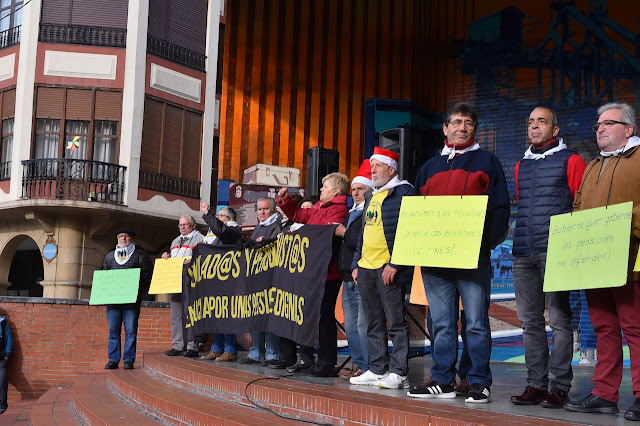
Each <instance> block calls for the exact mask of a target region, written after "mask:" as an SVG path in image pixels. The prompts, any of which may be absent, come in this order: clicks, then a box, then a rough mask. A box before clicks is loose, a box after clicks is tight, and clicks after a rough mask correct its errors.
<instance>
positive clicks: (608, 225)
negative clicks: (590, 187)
mask: <svg viewBox="0 0 640 426" xmlns="http://www.w3.org/2000/svg"><path fill="white" fill-rule="evenodd" d="M632 209H633V203H632V202H628V203H622V204H615V205H612V206H608V207H606V208H605V207H598V208H595V209H589V210H583V211H579V212H575V213H566V214H561V215H556V216H551V223H550V227H549V247H548V249H547V264H546V268H545V269H546V271H545V275H544V291H546V292H550V291H566V290H580V289H588V288H604V287H620V286H623V285H625V283H626V282H627V266H628V263H627V262H628V261H629V239H630V236H631V210H632Z"/></svg>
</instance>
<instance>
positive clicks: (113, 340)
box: [102, 228, 153, 370]
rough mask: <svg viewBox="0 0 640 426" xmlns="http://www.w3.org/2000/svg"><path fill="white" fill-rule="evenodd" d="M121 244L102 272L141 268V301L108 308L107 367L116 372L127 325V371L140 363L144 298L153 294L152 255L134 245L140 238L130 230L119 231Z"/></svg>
mask: <svg viewBox="0 0 640 426" xmlns="http://www.w3.org/2000/svg"><path fill="white" fill-rule="evenodd" d="M115 234H116V238H117V241H118V243H117V245H116V248H115V250H112V251H110V252H109V253H107V255H106V256H105V257H104V261H103V262H102V269H103V270H105V271H109V270H112V269H134V268H140V282H139V285H138V299H137V300H136V302H135V303H128V304H123V305H107V322H108V323H109V345H108V352H109V362H108V363H107V365H105V367H104V368H106V369H107V370H113V369H116V368H118V363H119V362H120V355H121V354H120V347H121V346H120V345H121V341H120V334H121V333H122V325H123V323H124V335H125V337H124V354H122V358H123V359H124V368H125V370H130V369H132V368H133V363H134V362H135V360H136V343H137V341H138V319H139V318H140V305H141V304H142V297H143V296H144V295H146V294H147V293H148V292H149V285H150V284H151V275H152V274H153V266H152V264H151V261H150V260H149V255H148V254H147V253H146V252H145V251H144V250H143V249H142V247H140V246H137V245H135V244H134V242H133V238H134V237H135V236H136V234H135V232H133V231H132V230H131V229H129V228H120V229H118V230H117V231H116V232H115Z"/></svg>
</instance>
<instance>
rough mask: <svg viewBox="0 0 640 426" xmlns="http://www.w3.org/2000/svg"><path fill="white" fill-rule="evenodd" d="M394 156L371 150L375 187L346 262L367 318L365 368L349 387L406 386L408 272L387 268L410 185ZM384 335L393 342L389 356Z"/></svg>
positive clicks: (351, 381) (389, 387) (399, 268)
mask: <svg viewBox="0 0 640 426" xmlns="http://www.w3.org/2000/svg"><path fill="white" fill-rule="evenodd" d="M398 157H399V156H398V154H397V153H395V152H391V151H390V150H388V149H381V148H379V147H375V149H374V151H373V155H372V156H371V158H370V159H369V160H370V162H371V180H372V181H373V184H374V186H375V189H374V190H373V193H366V194H365V205H364V210H363V211H364V213H363V214H364V220H363V228H362V236H361V237H360V240H359V241H358V247H357V249H356V252H355V254H354V256H353V262H352V263H351V268H352V274H351V276H352V277H353V280H354V281H355V282H357V283H358V289H359V290H360V295H361V296H362V305H363V306H364V312H365V314H366V316H367V338H368V340H369V369H368V370H367V371H365V372H364V373H363V374H362V375H360V376H358V377H351V378H350V379H349V382H350V383H351V384H353V385H370V386H379V387H381V388H385V389H402V388H407V387H409V382H408V380H407V373H408V372H409V325H408V324H407V320H406V318H405V315H404V296H405V280H404V279H403V278H405V276H406V273H408V272H410V270H409V269H408V268H402V267H400V266H397V265H394V264H392V263H391V254H392V253H393V243H394V240H395V236H396V227H397V225H398V214H399V213H400V204H401V202H402V197H404V196H405V195H414V194H415V193H414V190H413V187H412V186H411V184H410V183H409V182H407V181H405V180H400V179H399V178H398V176H397V174H398ZM400 272H405V274H400ZM401 275H402V278H401ZM409 279H410V278H409ZM387 322H388V323H389V325H388V328H387V325H386V324H387ZM387 334H388V336H389V337H391V341H392V342H393V352H392V353H391V357H389V348H388V337H387Z"/></svg>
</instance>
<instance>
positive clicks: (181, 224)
mask: <svg viewBox="0 0 640 426" xmlns="http://www.w3.org/2000/svg"><path fill="white" fill-rule="evenodd" d="M185 226H193V225H192V224H191V223H179V224H178V228H183V227H185Z"/></svg>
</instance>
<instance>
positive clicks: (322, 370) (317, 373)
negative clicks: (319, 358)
mask: <svg viewBox="0 0 640 426" xmlns="http://www.w3.org/2000/svg"><path fill="white" fill-rule="evenodd" d="M302 374H307V375H309V376H313V377H335V376H336V369H335V367H334V366H333V365H329V364H320V363H318V364H315V365H314V366H313V367H309V368H307V369H305V370H302Z"/></svg>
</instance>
